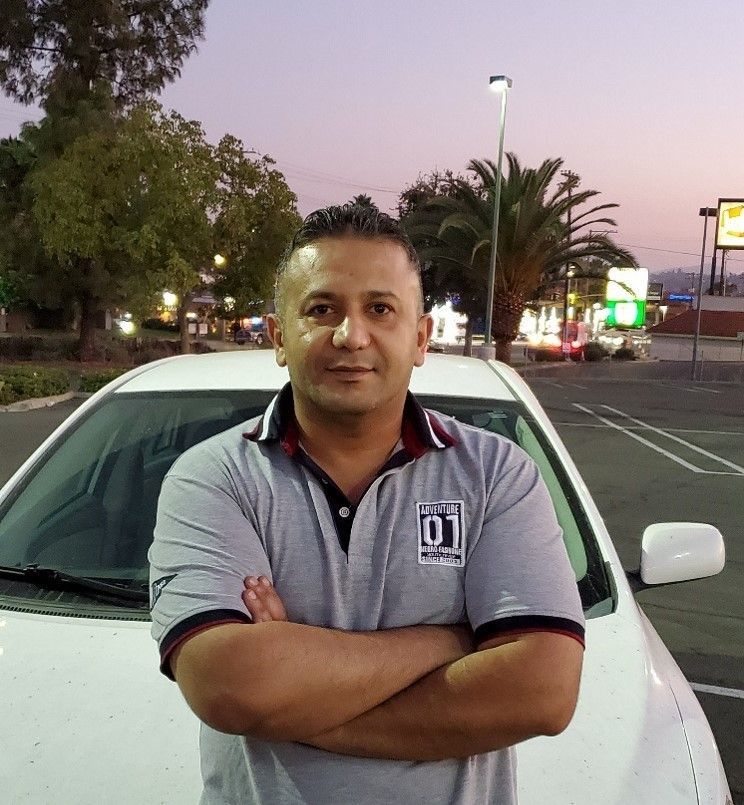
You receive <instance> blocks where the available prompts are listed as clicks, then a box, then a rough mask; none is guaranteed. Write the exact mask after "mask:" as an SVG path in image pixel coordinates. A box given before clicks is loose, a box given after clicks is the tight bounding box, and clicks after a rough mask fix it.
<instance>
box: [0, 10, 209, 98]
mask: <svg viewBox="0 0 744 805" xmlns="http://www.w3.org/2000/svg"><path fill="white" fill-rule="evenodd" d="M208 2H209V0H87V1H86V2H84V3H80V2H78V3H71V2H69V0H12V2H8V1H7V0H6V1H5V2H3V3H2V4H0V87H2V89H3V90H4V91H5V93H6V94H7V95H9V96H10V97H12V98H15V99H16V100H18V101H20V102H21V103H25V104H28V103H32V102H34V101H38V100H42V101H44V100H49V99H50V98H55V99H57V101H58V102H61V101H68V102H74V101H75V100H76V99H79V98H83V97H86V96H87V95H88V94H89V93H90V92H91V88H92V87H93V88H95V87H99V86H104V87H107V88H110V90H111V94H112V97H113V98H114V100H115V102H116V105H117V106H118V107H124V106H130V105H132V104H133V103H136V102H137V101H140V100H142V99H143V98H144V97H146V96H149V95H152V94H153V93H156V92H158V91H159V90H161V89H162V88H163V86H164V85H165V84H166V83H168V82H169V81H172V80H173V79H174V78H176V77H177V76H178V75H180V71H181V66H182V64H183V62H184V59H185V58H186V57H187V56H188V55H189V54H190V53H191V52H192V51H193V50H194V49H195V44H194V43H195V41H196V40H197V39H200V38H201V37H202V36H203V33H204V13H205V11H206V8H207V5H208Z"/></svg>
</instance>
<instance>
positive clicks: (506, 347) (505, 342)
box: [493, 338, 513, 364]
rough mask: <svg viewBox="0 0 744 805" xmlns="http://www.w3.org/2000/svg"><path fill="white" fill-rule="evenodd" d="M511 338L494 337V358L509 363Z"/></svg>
mask: <svg viewBox="0 0 744 805" xmlns="http://www.w3.org/2000/svg"><path fill="white" fill-rule="evenodd" d="M512 340H513V339H511V338H494V340H493V345H494V347H495V348H496V360H497V361H501V362H502V363H506V364H510V363H511V345H512Z"/></svg>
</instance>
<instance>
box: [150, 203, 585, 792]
mask: <svg viewBox="0 0 744 805" xmlns="http://www.w3.org/2000/svg"><path fill="white" fill-rule="evenodd" d="M267 325H268V333H269V336H270V338H271V340H272V342H273V344H274V349H275V352H276V359H277V362H278V363H279V364H280V365H281V366H287V368H288V370H289V376H290V381H291V382H290V384H289V385H288V386H287V387H285V388H284V389H283V390H282V392H281V393H280V394H279V395H278V396H277V397H276V398H275V399H274V401H273V402H272V403H271V404H270V405H269V407H268V408H267V410H266V412H265V413H264V415H263V417H262V418H261V419H260V420H259V421H257V422H253V423H248V425H247V428H246V427H243V428H239V429H233V430H229V431H227V432H225V433H223V434H220V435H219V436H217V437H214V438H213V439H210V440H209V441H208V442H206V443H203V444H202V445H199V446H197V447H195V448H194V449H193V450H191V451H189V452H188V453H186V454H185V455H184V456H183V457H182V458H181V459H179V461H178V462H177V463H176V464H175V465H174V467H173V469H172V470H171V472H170V473H169V475H168V477H167V478H166V480H165V482H164V485H163V490H162V493H161V498H160V504H159V510H158V519H157V525H156V529H155V540H154V543H153V546H152V549H151V554H150V560H151V564H152V589H153V596H152V597H153V601H152V604H153V608H152V611H153V634H154V636H155V638H156V639H157V640H158V642H159V645H160V652H161V660H162V669H163V671H164V672H165V673H166V674H167V675H169V676H171V677H172V678H175V680H176V681H177V683H178V685H179V687H180V688H181V690H182V692H183V694H184V696H185V698H186V700H187V702H188V703H189V705H190V706H191V708H192V709H193V710H194V712H195V713H196V714H197V716H199V718H200V719H201V720H202V722H203V726H202V733H201V756H202V773H203V777H204V794H203V798H202V802H204V803H218V802H219V803H226V802H229V803H238V802H240V803H260V804H261V805H264V803H271V804H274V803H276V805H285V803H312V805H324V804H325V803H343V805H352V804H353V803H404V804H405V805H410V803H418V802H421V803H424V802H425V803H432V802H437V803H458V804H464V803H473V805H475V804H476V803H477V805H483V804H484V803H510V802H514V801H515V797H516V794H515V790H516V789H515V764H514V757H513V750H512V749H511V748H510V747H512V746H513V745H514V744H516V743H518V742H519V741H522V740H524V739H526V738H530V737H532V736H536V735H553V734H557V733H559V732H560V731H561V730H563V729H564V728H565V727H566V725H567V724H568V722H569V720H570V718H571V716H572V714H573V710H574V707H575V703H576V697H577V693H578V686H579V677H580V670H581V660H582V647H583V633H584V632H583V617H582V611H581V605H580V601H579V596H578V593H577V588H576V584H575V580H574V576H573V573H572V571H571V568H570V565H569V562H568V558H567V555H566V552H565V549H564V547H563V543H562V539H561V532H560V528H559V527H558V524H557V522H556V518H555V514H554V511H553V507H552V504H551V502H550V498H549V496H548V493H547V491H546V489H545V486H544V485H543V483H542V481H541V480H540V478H539V474H538V471H537V469H536V467H535V465H534V463H533V462H532V461H531V460H530V459H529V458H528V457H527V456H526V455H525V454H524V453H523V452H522V451H521V450H520V449H519V448H518V447H516V446H515V445H514V444H512V443H511V442H509V441H508V440H506V439H503V438H501V437H499V436H496V435H494V434H491V433H487V432H485V431H482V430H480V429H478V428H474V427H469V426H466V425H462V424H459V423H457V422H454V421H451V420H447V421H443V420H442V419H440V417H439V416H437V415H436V414H434V413H432V412H427V411H425V410H423V409H422V408H421V407H420V406H419V404H418V403H417V402H416V400H415V399H414V398H413V397H412V396H411V395H410V394H409V393H408V384H409V380H410V375H411V372H412V369H413V367H414V366H420V365H421V364H422V363H423V361H424V357H425V353H426V346H427V343H428V340H429V336H430V334H431V320H430V318H429V316H428V315H426V314H424V312H423V297H422V291H421V280H420V273H419V267H418V260H417V257H416V253H415V251H414V250H413V248H412V246H411V244H410V242H409V241H408V239H407V238H406V236H405V234H404V233H403V232H402V230H401V229H400V228H399V225H398V224H397V223H396V222H395V221H393V220H392V219H390V218H389V217H388V216H386V215H383V214H382V213H380V212H379V211H377V210H375V209H368V208H360V207H354V206H345V207H332V208H329V209H326V210H320V211H318V212H316V213H313V214H312V215H310V216H309V217H308V218H307V219H306V220H305V222H304V224H303V226H302V227H301V228H300V230H299V231H298V233H297V234H296V236H295V238H294V240H293V243H292V244H291V246H290V248H289V250H288V252H287V254H286V256H285V259H284V260H283V262H282V265H281V266H280V270H279V274H278V278H277V285H276V313H275V314H274V315H271V316H269V317H268V320H267ZM445 525H446V526H447V528H448V529H450V530H449V531H448V534H449V536H450V540H449V544H450V547H449V548H448V551H449V553H447V554H446V555H445V553H444V552H443V551H439V550H438V548H437V546H438V545H441V542H442V541H441V534H440V530H443V529H444V527H445ZM437 551H438V552H437Z"/></svg>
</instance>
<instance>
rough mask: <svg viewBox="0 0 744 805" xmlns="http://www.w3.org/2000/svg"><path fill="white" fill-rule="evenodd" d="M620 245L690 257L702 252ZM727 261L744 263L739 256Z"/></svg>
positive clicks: (628, 244) (729, 258)
mask: <svg viewBox="0 0 744 805" xmlns="http://www.w3.org/2000/svg"><path fill="white" fill-rule="evenodd" d="M618 246H622V247H623V248H625V249H640V250H641V251H647V252H667V253H668V254H684V255H687V256H688V257H700V252H680V251H676V250H675V249H659V248H657V247H655V246H635V245H633V244H632V243H619V244H618ZM726 262H727V263H744V260H742V259H741V258H737V257H727V258H726Z"/></svg>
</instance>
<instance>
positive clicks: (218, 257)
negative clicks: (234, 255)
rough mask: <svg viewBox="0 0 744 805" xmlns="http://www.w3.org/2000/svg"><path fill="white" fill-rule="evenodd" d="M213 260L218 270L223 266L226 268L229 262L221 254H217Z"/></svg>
mask: <svg viewBox="0 0 744 805" xmlns="http://www.w3.org/2000/svg"><path fill="white" fill-rule="evenodd" d="M212 260H213V261H214V264H215V266H216V267H217V268H222V266H224V265H225V263H226V262H227V259H226V258H225V257H223V256H222V255H221V254H215V256H214V257H213V258H212Z"/></svg>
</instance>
